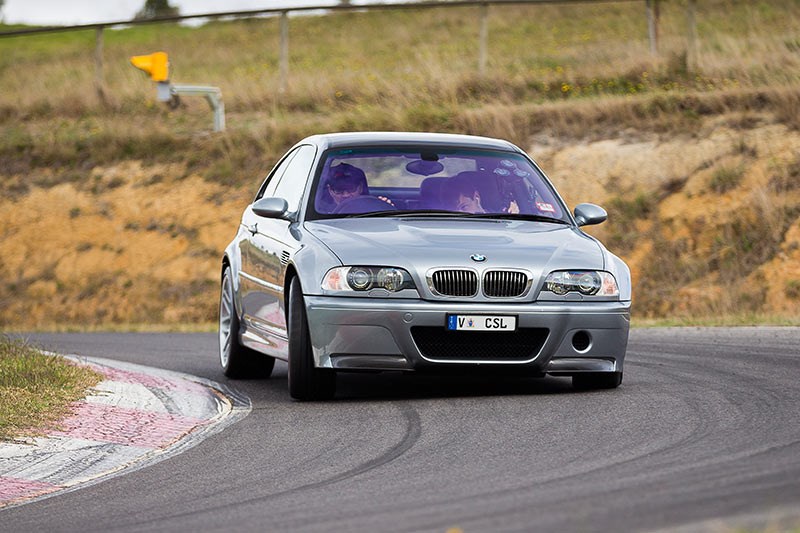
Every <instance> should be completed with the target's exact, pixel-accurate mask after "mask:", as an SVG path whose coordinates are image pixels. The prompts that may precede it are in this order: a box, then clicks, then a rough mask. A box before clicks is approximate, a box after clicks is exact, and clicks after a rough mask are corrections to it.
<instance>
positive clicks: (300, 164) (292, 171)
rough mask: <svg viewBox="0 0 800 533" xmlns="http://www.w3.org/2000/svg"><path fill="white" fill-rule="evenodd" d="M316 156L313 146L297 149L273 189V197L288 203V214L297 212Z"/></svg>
mask: <svg viewBox="0 0 800 533" xmlns="http://www.w3.org/2000/svg"><path fill="white" fill-rule="evenodd" d="M316 154H317V151H316V149H315V148H314V147H313V146H310V145H303V146H301V147H300V148H298V149H297V152H296V155H295V156H294V158H293V159H292V161H291V162H290V163H289V166H288V168H287V169H286V171H285V172H284V173H283V177H282V178H281V180H280V182H279V183H278V187H277V188H276V189H275V196H278V197H280V198H283V199H285V200H286V201H287V202H288V203H289V211H290V212H295V211H297V209H298V207H299V206H300V200H301V199H302V198H303V192H304V191H305V189H306V183H308V175H309V173H310V172H311V165H313V164H314V157H315V156H316Z"/></svg>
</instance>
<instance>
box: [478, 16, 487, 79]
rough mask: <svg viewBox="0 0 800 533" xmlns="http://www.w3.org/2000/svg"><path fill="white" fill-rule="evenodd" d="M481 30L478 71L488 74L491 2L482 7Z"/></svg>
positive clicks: (482, 74)
mask: <svg viewBox="0 0 800 533" xmlns="http://www.w3.org/2000/svg"><path fill="white" fill-rule="evenodd" d="M480 19H481V21H480V31H479V33H478V40H479V43H478V72H479V73H480V75H481V76H485V75H486V64H487V63H488V61H489V4H481V7H480Z"/></svg>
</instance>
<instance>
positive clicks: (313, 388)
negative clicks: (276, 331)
mask: <svg viewBox="0 0 800 533" xmlns="http://www.w3.org/2000/svg"><path fill="white" fill-rule="evenodd" d="M335 393H336V372H335V371H334V370H332V369H329V368H317V367H316V366H314V357H313V353H312V350H311V335H310V334H309V330H308V318H307V317H306V306H305V302H304V301H303V289H302V287H301V286H300V280H299V279H297V278H296V277H295V278H293V279H292V281H291V283H290V285H289V396H291V397H292V398H294V399H295V400H328V399H331V398H333V395H334V394H335Z"/></svg>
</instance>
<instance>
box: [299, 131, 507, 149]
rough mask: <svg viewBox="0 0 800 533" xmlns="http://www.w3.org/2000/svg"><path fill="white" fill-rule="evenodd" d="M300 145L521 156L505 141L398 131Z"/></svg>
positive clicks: (315, 138) (324, 137)
mask: <svg viewBox="0 0 800 533" xmlns="http://www.w3.org/2000/svg"><path fill="white" fill-rule="evenodd" d="M298 144H316V145H317V146H319V147H320V148H322V149H323V150H327V149H328V148H337V147H345V146H346V147H354V146H386V145H405V144H409V145H419V144H434V145H446V146H463V147H467V148H486V149H494V150H504V151H513V152H522V150H520V149H519V148H517V147H516V146H515V145H513V144H511V143H510V142H508V141H504V140H502V139H493V138H491V137H478V136H475V135H457V134H452V133H421V132H397V131H361V132H347V133H325V134H320V135H312V136H311V137H307V138H305V139H303V140H302V141H300V143H298Z"/></svg>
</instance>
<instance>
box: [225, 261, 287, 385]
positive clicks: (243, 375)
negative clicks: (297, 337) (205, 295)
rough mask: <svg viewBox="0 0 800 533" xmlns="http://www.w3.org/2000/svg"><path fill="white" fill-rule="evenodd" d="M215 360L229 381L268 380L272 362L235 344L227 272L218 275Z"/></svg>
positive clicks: (236, 318)
mask: <svg viewBox="0 0 800 533" xmlns="http://www.w3.org/2000/svg"><path fill="white" fill-rule="evenodd" d="M218 339H219V360H220V364H221V365H222V371H223V372H224V373H225V375H226V376H228V377H229V378H232V379H247V378H268V377H269V376H270V375H271V374H272V369H273V367H274V366H275V358H273V357H270V356H268V355H265V354H262V353H260V352H257V351H255V350H251V349H250V348H248V347H246V346H242V344H241V343H240V342H239V314H238V313H237V312H236V304H235V302H234V295H233V280H232V279H231V268H230V267H228V266H226V267H225V271H224V272H223V273H222V286H221V288H220V296H219V331H218Z"/></svg>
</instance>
